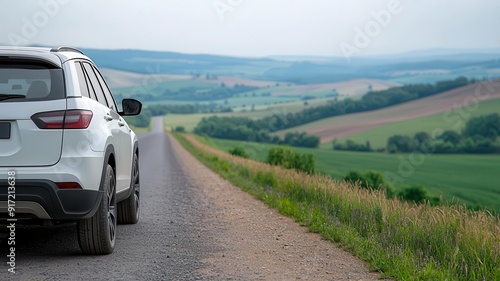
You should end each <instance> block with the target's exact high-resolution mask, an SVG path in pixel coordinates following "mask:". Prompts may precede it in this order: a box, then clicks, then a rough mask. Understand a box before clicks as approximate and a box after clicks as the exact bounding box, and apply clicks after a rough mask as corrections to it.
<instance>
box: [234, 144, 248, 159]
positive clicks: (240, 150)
mask: <svg viewBox="0 0 500 281" xmlns="http://www.w3.org/2000/svg"><path fill="white" fill-rule="evenodd" d="M229 153H230V154H231V155H234V156H238V157H242V158H250V154H249V153H248V152H247V151H246V150H245V149H244V148H243V147H241V146H237V147H235V148H233V149H230V150H229Z"/></svg>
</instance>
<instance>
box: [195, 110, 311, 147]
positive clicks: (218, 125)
mask: <svg viewBox="0 0 500 281" xmlns="http://www.w3.org/2000/svg"><path fill="white" fill-rule="evenodd" d="M260 124H261V123H260V122H258V121H255V120H252V119H250V118H247V117H218V116H211V117H208V118H203V119H202V120H201V121H200V123H198V125H197V126H196V127H195V128H194V131H193V132H194V133H195V134H199V135H207V136H210V137H213V138H221V139H231V140H242V141H254V142H263V143H274V144H286V145H290V146H301V147H317V146H318V145H319V142H320V138H319V137H318V136H313V135H308V134H306V133H298V132H293V133H292V132H289V133H287V134H286V135H285V137H284V139H280V138H279V137H278V136H276V135H273V134H271V132H270V131H269V129H267V128H265V127H261V126H260Z"/></svg>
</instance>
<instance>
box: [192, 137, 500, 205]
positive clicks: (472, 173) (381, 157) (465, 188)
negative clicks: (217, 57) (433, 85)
mask: <svg viewBox="0 0 500 281" xmlns="http://www.w3.org/2000/svg"><path fill="white" fill-rule="evenodd" d="M200 139H202V140H203V142H204V143H207V144H209V145H211V146H213V147H215V148H218V149H220V150H224V151H228V150H229V149H231V148H233V147H235V146H238V145H240V146H243V147H244V148H245V149H246V150H247V151H248V152H249V153H250V154H251V155H252V158H254V159H257V160H260V161H264V160H265V158H266V155H267V152H268V150H269V149H270V148H271V147H272V145H266V144H258V143H248V142H241V141H229V140H219V139H207V138H200ZM294 149H296V150H297V151H300V152H303V153H304V152H307V153H314V154H315V155H316V157H317V168H318V172H320V173H323V174H328V175H331V176H332V177H335V178H341V177H342V176H344V175H345V174H346V173H347V172H348V171H351V170H356V171H360V172H366V171H379V172H381V173H384V174H386V175H387V174H388V173H390V174H392V175H396V176H400V177H401V179H403V180H404V182H403V183H395V188H396V190H399V189H401V188H403V187H407V186H410V185H412V184H422V185H424V186H425V187H426V188H427V189H428V190H429V191H430V192H431V195H432V196H442V197H443V199H445V200H447V199H452V198H455V199H460V200H461V202H464V203H466V204H468V205H471V206H481V207H487V208H488V209H492V210H496V211H500V179H499V178H498V172H499V171H500V156H498V155H425V156H424V160H423V162H422V164H421V165H416V166H412V165H411V164H410V168H411V169H413V170H414V171H413V172H412V173H411V172H408V169H407V168H403V170H401V171H402V172H403V173H408V175H406V174H403V173H401V174H400V172H399V171H398V170H399V169H400V168H401V167H403V166H404V164H402V163H411V162H410V161H411V160H409V159H410V157H413V158H414V159H415V161H420V159H417V158H418V156H411V155H409V154H381V153H363V152H343V151H333V150H326V149H307V148H294ZM402 159H404V160H402Z"/></svg>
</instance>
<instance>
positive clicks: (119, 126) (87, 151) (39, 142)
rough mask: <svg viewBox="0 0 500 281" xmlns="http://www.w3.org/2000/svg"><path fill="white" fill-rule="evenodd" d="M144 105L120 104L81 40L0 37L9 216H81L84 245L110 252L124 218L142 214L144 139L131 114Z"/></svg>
mask: <svg viewBox="0 0 500 281" xmlns="http://www.w3.org/2000/svg"><path fill="white" fill-rule="evenodd" d="M141 108H142V105H141V103H140V102H139V101H136V100H133V99H124V100H123V101H122V110H119V109H118V107H117V105H116V103H115V101H114V99H113V96H112V95H111V92H110V90H109V88H108V86H107V85H106V83H105V82H104V79H103V77H102V75H101V74H100V73H99V71H98V69H97V68H96V66H95V64H94V63H93V62H92V61H91V60H90V59H89V58H88V57H86V56H85V55H84V54H83V53H82V52H81V51H79V50H77V49H74V48H70V47H59V48H53V49H48V48H18V47H0V216H1V218H2V220H3V221H12V220H13V219H15V220H17V223H23V224H33V223H35V224H41V225H50V224H59V223H64V222H74V221H76V222H77V223H76V224H77V230H78V242H79V244H80V248H81V249H82V251H83V252H84V253H88V254H109V253H111V252H112V251H113V249H114V245H115V239H116V224H117V222H119V223H129V224H133V223H137V221H138V219H139V192H140V187H139V148H138V144H137V136H136V135H135V134H134V132H133V131H132V130H131V129H130V127H129V126H128V124H127V123H126V122H125V120H124V119H123V117H122V116H131V115H137V114H139V113H140V111H141ZM13 175H14V177H10V176H13ZM9 177H10V180H9V181H8V179H9ZM14 178H15V180H13V179H14ZM13 195H14V196H13ZM9 200H10V201H9ZM9 207H11V208H9Z"/></svg>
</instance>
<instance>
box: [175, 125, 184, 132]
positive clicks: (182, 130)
mask: <svg viewBox="0 0 500 281" xmlns="http://www.w3.org/2000/svg"><path fill="white" fill-rule="evenodd" d="M174 131H175V132H178V133H185V132H186V128H184V126H177V127H175V129H174Z"/></svg>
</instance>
